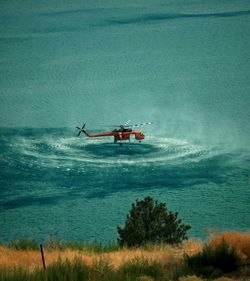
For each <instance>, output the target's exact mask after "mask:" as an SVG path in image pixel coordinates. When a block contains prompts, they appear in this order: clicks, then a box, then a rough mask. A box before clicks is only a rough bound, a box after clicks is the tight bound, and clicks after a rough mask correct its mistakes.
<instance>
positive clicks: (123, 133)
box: [76, 120, 152, 145]
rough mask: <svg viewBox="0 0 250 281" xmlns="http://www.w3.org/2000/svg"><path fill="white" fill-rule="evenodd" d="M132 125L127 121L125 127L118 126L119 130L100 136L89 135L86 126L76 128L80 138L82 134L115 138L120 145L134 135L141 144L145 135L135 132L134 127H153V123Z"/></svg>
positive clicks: (95, 135) (97, 135)
mask: <svg viewBox="0 0 250 281" xmlns="http://www.w3.org/2000/svg"><path fill="white" fill-rule="evenodd" d="M128 123H130V120H129V121H127V122H126V123H125V124H124V125H118V126H115V127H118V129H114V130H113V131H110V132H103V133H98V134H89V133H88V132H87V131H86V130H85V129H84V128H85V124H84V125H83V126H82V128H79V127H76V128H77V129H78V130H79V133H78V135H77V136H78V137H79V136H80V134H81V133H84V134H85V135H86V136H87V137H89V138H97V137H109V136H113V137H114V143H117V142H118V141H119V143H120V145H121V142H122V141H125V140H128V141H130V136H131V135H134V136H135V139H136V140H138V141H139V142H141V141H142V140H143V139H144V138H145V135H144V134H143V133H142V132H141V131H134V130H133V129H132V128H133V127H144V126H145V125H151V124H152V122H147V123H142V124H135V125H128Z"/></svg>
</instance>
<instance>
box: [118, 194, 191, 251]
mask: <svg viewBox="0 0 250 281" xmlns="http://www.w3.org/2000/svg"><path fill="white" fill-rule="evenodd" d="M177 217H178V213H177V212H176V213H172V212H170V211H167V208H166V204H165V203H158V201H155V200H154V199H153V198H152V197H146V198H144V200H141V201H139V200H136V202H135V203H134V204H132V208H131V210H130V212H129V215H127V219H126V221H125V226H124V228H122V227H120V226H118V227H117V231H118V234H119V236H120V238H119V239H118V243H119V245H120V246H123V245H126V246H128V247H134V246H135V247H138V246H143V245H145V244H147V243H153V244H158V243H161V242H163V243H167V244H178V243H181V242H182V240H184V239H187V236H186V232H187V230H189V229H190V228H191V227H190V226H189V225H185V224H182V223H181V220H180V219H178V218H177Z"/></svg>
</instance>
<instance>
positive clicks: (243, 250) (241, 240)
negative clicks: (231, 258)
mask: <svg viewBox="0 0 250 281" xmlns="http://www.w3.org/2000/svg"><path fill="white" fill-rule="evenodd" d="M223 240H224V241H225V242H226V243H227V244H228V245H229V246H231V247H233V248H234V249H235V250H236V253H237V254H238V256H239V257H240V258H241V260H242V261H243V262H245V263H249V262H250V232H236V231H231V232H222V233H219V234H217V235H215V236H213V237H212V238H211V239H210V240H209V245H211V246H215V247H216V246H218V245H219V244H220V243H221V242H222V241H223Z"/></svg>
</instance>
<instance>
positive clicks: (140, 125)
mask: <svg viewBox="0 0 250 281" xmlns="http://www.w3.org/2000/svg"><path fill="white" fill-rule="evenodd" d="M151 124H153V122H146V123H141V124H134V125H131V126H130V127H144V126H146V125H151Z"/></svg>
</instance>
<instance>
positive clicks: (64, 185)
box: [0, 129, 250, 242]
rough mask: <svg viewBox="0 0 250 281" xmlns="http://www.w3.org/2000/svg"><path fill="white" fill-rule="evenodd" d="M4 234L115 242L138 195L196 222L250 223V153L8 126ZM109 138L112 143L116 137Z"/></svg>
mask: <svg viewBox="0 0 250 281" xmlns="http://www.w3.org/2000/svg"><path fill="white" fill-rule="evenodd" d="M0 141H1V147H2V151H3V153H2V156H1V159H0V165H1V180H0V181H1V182H0V184H1V199H0V215H1V229H0V236H1V239H3V240H8V239H9V238H10V237H14V236H16V237H20V236H23V235H29V236H32V237H35V238H37V239H40V240H42V239H46V237H47V236H48V235H56V236H57V237H58V238H60V239H66V240H69V239H74V240H77V239H81V240H88V241H91V240H99V241H103V242H105V241H109V240H111V239H115V237H116V235H117V234H116V225H117V224H122V223H123V222H124V220H125V215H126V213H127V212H128V210H129V208H130V205H131V203H132V202H133V201H134V200H135V199H136V198H143V197H144V196H146V195H151V196H154V197H155V198H158V199H159V200H160V201H165V202H167V205H168V207H169V209H170V210H173V211H179V212H180V215H181V217H182V218H183V220H184V221H185V222H187V223H190V224H191V225H192V231H191V232H190V235H192V236H198V237H204V235H205V234H204V228H206V227H214V228H217V229H220V230H223V229H236V230H246V229H248V227H249V200H250V191H249V170H248V168H249V152H247V151H246V150H245V151H242V150H235V151H231V152H230V153H229V152H227V151H225V150H223V148H222V147H218V146H217V147H208V146H206V147H205V146H203V145H201V144H194V143H189V142H187V141H184V140H181V139H175V138H168V137H154V136H148V137H147V139H146V140H145V141H144V142H143V143H141V144H139V143H135V142H132V143H130V144H129V143H126V144H124V145H123V146H121V147H120V146H119V145H116V144H113V143H112V138H111V139H98V140H97V139H82V138H77V137H76V136H75V132H74V131H73V130H69V129H46V130H45V129H22V130H16V129H15V130H13V129H2V130H1V140H0ZM109 141H110V142H109Z"/></svg>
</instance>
